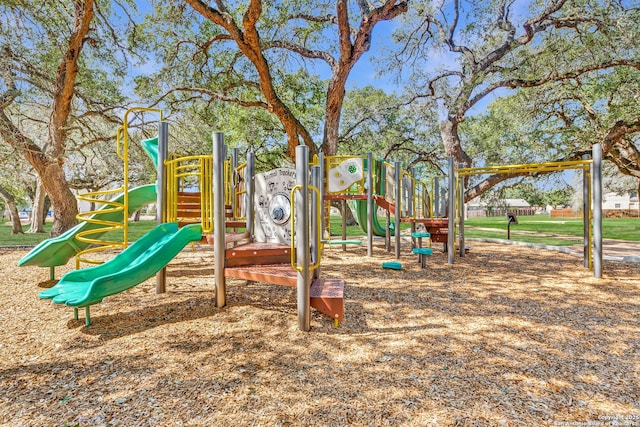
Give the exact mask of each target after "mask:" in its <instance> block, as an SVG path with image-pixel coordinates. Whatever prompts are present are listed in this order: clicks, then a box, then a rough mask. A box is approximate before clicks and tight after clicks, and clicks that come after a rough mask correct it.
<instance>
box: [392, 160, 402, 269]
mask: <svg viewBox="0 0 640 427" xmlns="http://www.w3.org/2000/svg"><path fill="white" fill-rule="evenodd" d="M394 168H395V173H396V177H395V179H396V195H395V196H396V200H395V202H396V212H395V218H396V228H395V232H396V236H395V237H396V259H400V220H401V218H402V174H401V173H400V172H401V171H400V162H394Z"/></svg>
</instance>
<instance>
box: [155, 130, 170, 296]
mask: <svg viewBox="0 0 640 427" xmlns="http://www.w3.org/2000/svg"><path fill="white" fill-rule="evenodd" d="M168 153H169V123H167V122H160V123H159V124H158V164H157V165H156V170H157V171H158V180H157V182H156V185H157V188H156V193H157V198H156V220H157V222H158V224H162V223H163V222H165V219H166V217H167V167H166V165H165V164H164V162H165V161H166V160H167V157H168ZM166 290H167V267H164V268H162V269H161V270H160V271H158V273H157V274H156V293H158V294H161V293H164V292H166Z"/></svg>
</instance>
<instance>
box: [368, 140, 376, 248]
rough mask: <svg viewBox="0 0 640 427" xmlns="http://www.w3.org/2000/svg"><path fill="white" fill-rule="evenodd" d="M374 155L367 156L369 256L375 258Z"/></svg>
mask: <svg viewBox="0 0 640 427" xmlns="http://www.w3.org/2000/svg"><path fill="white" fill-rule="evenodd" d="M373 184H374V183H373V154H372V153H371V152H369V153H368V154H367V256H368V257H371V256H373V216H374V215H376V210H377V209H375V208H374V206H373Z"/></svg>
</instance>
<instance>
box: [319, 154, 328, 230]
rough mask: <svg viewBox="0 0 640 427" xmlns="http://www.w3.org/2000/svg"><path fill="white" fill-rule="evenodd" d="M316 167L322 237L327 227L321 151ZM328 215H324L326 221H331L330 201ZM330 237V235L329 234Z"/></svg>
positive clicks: (322, 155)
mask: <svg viewBox="0 0 640 427" xmlns="http://www.w3.org/2000/svg"><path fill="white" fill-rule="evenodd" d="M318 168H319V172H318V174H319V175H320V180H319V181H318V190H319V191H320V213H321V215H322V218H321V219H320V227H321V228H320V238H321V239H324V237H325V230H326V229H327V227H328V225H329V224H328V223H325V212H326V210H325V205H324V204H325V200H324V193H325V188H324V154H322V152H320V153H318ZM328 208H329V215H327V216H326V220H327V221H331V203H329V206H328ZM329 237H331V236H329Z"/></svg>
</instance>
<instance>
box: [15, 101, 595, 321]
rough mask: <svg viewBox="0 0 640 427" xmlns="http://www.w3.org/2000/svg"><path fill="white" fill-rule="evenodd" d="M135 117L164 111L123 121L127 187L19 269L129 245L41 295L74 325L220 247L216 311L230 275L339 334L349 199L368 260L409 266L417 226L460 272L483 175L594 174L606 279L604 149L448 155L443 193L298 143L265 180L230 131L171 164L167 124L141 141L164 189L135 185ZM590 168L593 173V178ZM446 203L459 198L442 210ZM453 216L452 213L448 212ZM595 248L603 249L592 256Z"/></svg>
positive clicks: (98, 196)
mask: <svg viewBox="0 0 640 427" xmlns="http://www.w3.org/2000/svg"><path fill="white" fill-rule="evenodd" d="M134 110H137V111H141V112H152V113H160V112H159V110H152V109H132V110H129V111H127V113H126V114H125V119H124V125H123V127H122V128H120V129H118V132H117V137H116V140H117V153H118V156H119V157H120V158H122V159H123V163H124V172H125V178H124V184H123V186H122V187H120V188H118V189H115V190H110V191H103V192H97V193H93V194H89V195H84V196H82V198H83V199H84V200H88V201H92V202H95V203H102V204H104V206H103V207H102V208H101V209H99V210H97V211H92V212H89V213H85V214H82V215H80V216H79V220H81V221H82V222H81V223H80V224H78V226H76V227H74V228H73V229H71V230H69V231H68V232H67V233H65V234H64V235H62V236H59V237H58V238H54V239H49V240H46V241H45V242H43V243H42V244H41V245H38V246H37V247H36V248H34V250H32V251H31V252H30V253H29V254H27V255H26V256H25V257H24V258H23V259H22V260H20V262H19V265H21V266H26V265H38V266H41V267H50V269H51V270H50V271H51V274H50V275H51V278H52V279H53V276H54V267H55V266H58V265H64V264H66V262H68V260H69V259H70V258H71V257H73V256H76V268H79V266H80V263H81V262H85V263H90V264H100V261H96V260H92V259H90V258H87V257H86V255H88V254H91V253H94V252H97V251H101V250H108V249H116V248H122V249H124V250H123V251H122V252H121V253H120V254H119V255H118V256H116V257H115V258H113V259H112V260H110V261H108V262H106V263H104V264H100V265H96V266H94V267H91V268H87V269H85V270H79V271H75V272H71V273H68V274H67V275H65V276H63V277H62V278H61V280H60V281H59V282H58V283H57V284H56V285H55V286H54V287H53V288H51V289H48V290H45V291H43V292H41V293H40V297H41V298H48V299H52V300H53V302H54V303H60V304H66V305H68V306H72V307H74V314H75V317H76V318H77V317H78V311H77V310H78V308H81V307H84V308H85V313H86V316H85V318H86V324H87V325H89V324H90V311H89V310H90V309H89V308H90V306H91V305H95V304H98V303H100V302H101V301H102V300H103V299H104V298H105V297H107V296H110V295H114V294H116V293H119V292H122V291H124V290H126V289H129V288H131V287H133V286H136V285H138V284H139V283H142V282H144V281H145V280H147V279H148V278H150V277H152V276H153V275H156V276H157V279H156V291H157V292H158V293H162V292H165V290H166V265H167V264H168V263H169V262H170V261H171V260H172V259H173V258H174V257H175V256H176V255H177V254H178V253H179V252H180V251H181V250H182V249H183V248H184V247H185V246H186V245H187V244H189V243H190V242H196V241H201V242H206V243H209V244H213V246H214V267H215V289H216V306H217V307H224V306H225V305H226V278H227V277H229V278H236V279H244V280H247V281H254V282H262V283H270V284H278V285H285V286H291V287H295V288H296V293H297V307H298V327H299V329H300V330H303V331H308V330H309V329H310V307H314V308H315V309H317V310H318V311H320V312H322V313H324V314H326V315H328V316H330V317H331V318H332V319H333V320H334V322H335V324H336V326H337V325H338V324H339V322H340V321H341V320H342V319H343V317H344V296H343V293H344V281H343V280H341V279H335V278H321V277H320V274H319V272H320V269H319V267H320V264H321V257H322V248H323V245H324V244H341V245H342V246H343V249H344V248H345V247H346V245H347V244H358V243H361V241H357V242H356V241H351V240H347V239H346V235H345V229H346V227H345V223H344V218H345V215H344V211H345V209H346V207H347V202H351V203H353V204H354V210H355V212H356V216H357V218H358V221H359V222H360V225H361V226H362V228H363V229H364V230H365V231H366V232H367V237H368V239H367V243H368V247H367V254H368V256H371V254H372V242H373V235H374V234H375V235H377V236H384V237H385V242H386V246H387V250H390V247H391V237H392V236H394V237H395V255H396V259H400V246H401V245H400V227H399V224H401V223H403V222H405V223H410V224H411V236H412V239H413V244H412V252H413V253H414V254H416V255H418V260H419V262H420V263H421V265H422V267H423V268H425V258H426V257H427V256H429V255H431V254H432V252H433V249H432V248H431V243H432V242H440V243H443V247H444V249H445V251H447V252H448V258H449V264H453V258H454V251H455V249H456V242H455V237H456V225H457V224H458V223H459V227H460V234H459V242H458V248H459V249H460V256H464V252H465V251H464V248H465V246H464V221H463V217H462V215H461V214H460V212H463V210H464V199H463V194H464V187H463V182H464V180H463V179H462V178H464V177H466V176H470V175H474V174H475V175H479V174H487V173H522V172H529V173H536V172H545V171H558V170H566V169H581V170H583V171H585V212H587V211H590V209H589V207H590V206H591V202H592V201H593V205H594V212H595V214H594V220H593V222H592V220H591V218H592V217H591V216H588V215H586V216H585V266H588V267H589V268H592V260H593V268H594V274H595V275H596V277H601V274H602V273H601V269H602V267H601V259H602V253H601V247H602V246H601V245H602V244H601V228H600V227H601V225H600V224H601V215H598V214H597V209H596V208H597V207H598V206H601V205H600V204H599V203H598V202H597V200H598V197H599V196H597V188H598V187H599V186H600V184H599V182H596V180H595V179H594V184H593V185H592V184H591V178H590V177H594V176H598V177H599V174H600V172H599V171H597V168H598V164H599V163H598V161H597V158H598V152H597V148H594V160H583V161H577V162H565V163H562V164H551V163H549V164H543V165H517V166H504V167H499V168H466V169H465V168H457V169H456V168H455V167H454V165H453V159H450V160H449V174H448V184H449V186H448V190H446V191H444V189H443V188H440V183H439V180H435V181H434V185H433V190H432V192H431V194H432V195H430V194H429V191H428V190H427V188H426V186H425V185H424V184H422V183H421V182H419V181H418V180H417V179H416V178H415V177H414V175H413V174H412V173H409V172H407V171H403V170H402V169H401V168H400V164H399V163H398V162H395V163H394V164H391V163H388V162H385V161H383V160H377V159H374V158H373V156H372V154H371V153H369V154H368V155H367V156H331V157H326V158H324V157H323V156H319V157H318V158H317V159H315V161H314V162H313V163H312V164H311V165H310V164H309V160H308V148H307V147H306V146H299V147H297V152H296V169H295V170H293V169H284V168H280V169H275V170H272V171H267V172H263V173H260V174H256V173H255V158H254V155H253V153H252V152H250V153H248V155H247V161H246V163H243V164H240V165H238V155H237V150H234V151H233V153H232V156H231V157H230V158H229V157H228V156H227V151H228V150H227V147H226V145H224V138H223V135H222V134H221V133H214V134H213V155H208V156H207V155H204V156H189V157H180V156H175V155H173V156H171V157H170V156H169V153H168V124H167V123H165V122H162V121H160V125H159V130H158V137H157V138H152V139H148V140H145V141H142V143H141V144H142V145H143V147H144V148H145V151H146V152H147V154H148V155H149V156H150V157H151V159H152V160H153V161H154V163H155V164H156V166H157V172H158V179H157V183H156V185H150V186H142V187H138V188H134V189H129V188H128V177H127V174H128V149H129V135H128V129H127V128H128V120H127V116H128V114H129V113H130V112H131V111H134ZM160 117H161V113H160ZM600 157H601V154H600ZM310 166H311V167H310ZM590 168H593V169H594V172H593V173H592V174H591V175H589V173H588V172H589V169H590ZM309 171H311V174H309ZM309 175H311V182H309ZM600 191H601V190H600ZM592 192H593V193H594V197H593V198H592V197H591V193H592ZM112 194H119V195H118V196H117V197H115V198H114V199H112V200H109V201H107V200H106V197H107V196H109V195H112ZM446 195H452V196H453V197H449V200H448V201H447V202H444V199H445V196H446ZM452 198H453V202H451V199H452ZM331 201H339V202H340V203H341V205H342V209H343V215H342V218H343V227H342V239H340V240H332V239H331V233H330V231H329V233H328V239H323V236H324V235H325V234H326V233H325V232H324V230H323V224H324V222H325V221H322V219H323V217H324V218H327V216H328V212H327V211H328V208H329V205H330V202H331ZM151 202H156V203H157V221H158V227H156V228H155V229H154V230H152V231H151V232H149V233H148V234H147V235H145V236H143V237H142V238H141V239H139V240H138V241H136V242H135V243H134V244H132V245H131V246H130V247H128V243H127V240H128V239H127V218H128V216H129V215H130V214H131V213H133V212H134V211H135V210H137V209H139V208H140V207H141V206H142V205H144V204H147V203H151ZM445 207H446V209H445ZM378 208H381V209H383V210H384V211H385V213H386V216H387V222H386V223H387V226H382V225H381V224H380V222H379V221H378V216H377V210H378ZM323 209H325V210H324V214H323ZM445 210H446V211H447V215H445V216H442V214H443V213H444V211H445ZM125 213H126V214H125ZM391 215H393V216H394V220H395V221H394V222H391ZM327 222H328V221H327ZM417 224H422V225H423V226H424V228H425V231H417V229H416V226H417ZM392 225H395V227H391V226H392ZM591 225H593V230H594V231H593V235H592V234H591V231H590V230H591ZM239 229H244V231H238V230H239ZM111 230H122V232H123V235H124V238H123V242H121V243H120V242H113V241H105V240H100V239H98V236H100V235H101V234H103V233H105V232H107V231H111ZM422 239H428V241H429V244H428V247H422ZM416 242H417V244H416ZM591 242H594V251H593V252H594V253H592V252H591ZM598 242H600V243H598Z"/></svg>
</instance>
